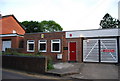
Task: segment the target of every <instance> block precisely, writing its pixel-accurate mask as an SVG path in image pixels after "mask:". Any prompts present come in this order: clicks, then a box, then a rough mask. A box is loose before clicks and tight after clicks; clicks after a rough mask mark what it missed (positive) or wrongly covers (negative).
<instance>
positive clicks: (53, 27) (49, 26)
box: [41, 20, 63, 32]
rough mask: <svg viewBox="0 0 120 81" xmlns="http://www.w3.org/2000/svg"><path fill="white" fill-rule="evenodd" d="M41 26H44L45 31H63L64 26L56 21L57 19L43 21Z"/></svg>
mask: <svg viewBox="0 0 120 81" xmlns="http://www.w3.org/2000/svg"><path fill="white" fill-rule="evenodd" d="M41 26H42V27H43V31H44V32H55V31H62V30H63V28H62V27H61V26H60V25H59V24H58V23H56V22H55V21H52V20H49V21H45V20H44V21H42V22H41Z"/></svg>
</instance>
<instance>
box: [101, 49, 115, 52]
mask: <svg viewBox="0 0 120 81" xmlns="http://www.w3.org/2000/svg"><path fill="white" fill-rule="evenodd" d="M102 52H115V50H114V49H103V50H102Z"/></svg>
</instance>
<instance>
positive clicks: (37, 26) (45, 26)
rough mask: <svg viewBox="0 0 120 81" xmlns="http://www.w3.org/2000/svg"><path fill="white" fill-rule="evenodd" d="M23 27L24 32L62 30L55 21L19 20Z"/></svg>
mask: <svg viewBox="0 0 120 81" xmlns="http://www.w3.org/2000/svg"><path fill="white" fill-rule="evenodd" d="M21 24H22V25H23V27H24V28H25V30H26V33H33V32H55V31H62V30H63V28H62V27H61V26H60V25H59V24H58V23H56V22H55V21H52V20H50V21H45V20H44V21H42V22H38V21H23V22H21Z"/></svg>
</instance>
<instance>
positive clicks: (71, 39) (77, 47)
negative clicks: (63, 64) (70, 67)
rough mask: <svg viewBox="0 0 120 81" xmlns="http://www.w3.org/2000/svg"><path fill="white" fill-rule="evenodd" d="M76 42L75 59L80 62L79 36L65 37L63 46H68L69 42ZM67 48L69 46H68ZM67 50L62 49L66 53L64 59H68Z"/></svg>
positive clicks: (80, 46)
mask: <svg viewBox="0 0 120 81" xmlns="http://www.w3.org/2000/svg"><path fill="white" fill-rule="evenodd" d="M73 41H74V42H76V44H77V45H76V49H77V51H76V53H77V59H76V60H77V61H78V62H82V39H81V38H70V39H66V44H65V47H68V44H69V42H73ZM68 48H69V47H68ZM68 51H69V49H68V50H64V53H66V54H65V55H64V57H66V58H65V59H64V60H66V59H68Z"/></svg>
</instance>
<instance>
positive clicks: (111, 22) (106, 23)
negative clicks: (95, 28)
mask: <svg viewBox="0 0 120 81" xmlns="http://www.w3.org/2000/svg"><path fill="white" fill-rule="evenodd" d="M100 26H101V27H102V29H106V28H119V27H120V21H119V20H118V19H115V18H113V17H112V16H111V15H110V14H108V13H106V14H105V16H104V17H103V19H102V20H101V21H100Z"/></svg>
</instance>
